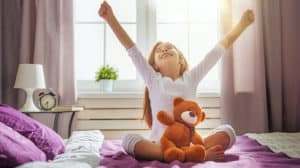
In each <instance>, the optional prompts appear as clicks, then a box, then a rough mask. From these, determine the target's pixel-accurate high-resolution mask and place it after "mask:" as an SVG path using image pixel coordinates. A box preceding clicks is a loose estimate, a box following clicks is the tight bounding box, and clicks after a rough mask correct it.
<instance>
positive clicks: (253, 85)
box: [221, 0, 300, 134]
mask: <svg viewBox="0 0 300 168" xmlns="http://www.w3.org/2000/svg"><path fill="white" fill-rule="evenodd" d="M223 5H224V6H225V7H224V8H223V11H222V13H221V24H222V34H225V33H226V32H228V31H229V30H230V29H231V28H232V25H234V24H235V23H236V22H237V20H238V19H239V17H240V16H241V14H242V12H243V11H245V10H246V9H248V8H250V9H252V10H253V11H254V13H255V17H256V20H255V23H254V24H253V25H251V26H250V27H249V28H247V30H246V31H245V32H244V33H243V34H242V35H241V37H240V38H239V39H238V40H237V41H236V42H235V44H234V45H233V47H232V48H231V49H230V50H229V52H228V53H227V55H226V56H225V57H223V59H222V86H221V114H222V118H223V123H229V124H231V125H232V126H233V127H234V128H235V129H236V131H237V133H238V134H242V133H246V132H267V131H300V124H299V123H300V113H299V109H300V75H297V71H298V69H299V68H297V65H298V64H299V63H300V57H299V53H300V49H299V43H300V37H299V30H300V20H299V17H300V10H299V9H298V8H299V6H300V1H297V0H285V1H281V0H264V1H259V0H255V1H253V0H244V1H238V0H224V4H223ZM297 46H298V48H297Z"/></svg>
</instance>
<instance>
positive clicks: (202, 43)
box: [189, 23, 220, 91]
mask: <svg viewBox="0 0 300 168" xmlns="http://www.w3.org/2000/svg"><path fill="white" fill-rule="evenodd" d="M189 39H190V42H189V44H190V46H189V50H190V54H191V58H190V61H189V62H190V66H191V68H192V67H194V66H195V65H197V64H198V63H199V62H201V61H202V59H203V58H204V57H205V56H206V54H207V53H208V52H209V51H210V50H211V49H213V47H214V46H215V45H216V44H217V42H218V37H217V26H216V24H215V23H204V24H191V25H190V38H189ZM219 78H220V75H219V66H218V65H216V66H214V67H213V68H212V69H211V70H210V71H209V73H208V74H207V75H206V76H205V77H204V79H203V80H202V81H201V82H200V85H199V87H198V88H199V89H200V90H201V91H203V90H206V91H208V90H216V89H217V90H219Z"/></svg>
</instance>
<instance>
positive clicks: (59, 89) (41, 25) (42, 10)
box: [20, 0, 75, 104]
mask: <svg viewBox="0 0 300 168" xmlns="http://www.w3.org/2000/svg"><path fill="white" fill-rule="evenodd" d="M22 23H23V24H22V37H21V56H20V62H22V63H39V64H43V65H44V71H45V79H46V85H47V88H52V89H54V91H56V93H58V94H59V97H60V104H74V103H75V83H74V82H75V81H74V58H73V1H72V0H63V1H61V0H51V1H44V0H27V1H24V5H23V18H22Z"/></svg>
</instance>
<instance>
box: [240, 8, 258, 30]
mask: <svg viewBox="0 0 300 168" xmlns="http://www.w3.org/2000/svg"><path fill="white" fill-rule="evenodd" d="M254 20H255V17H254V13H253V11H252V10H250V9H248V10H246V11H245V12H244V13H243V15H242V17H241V20H240V23H241V24H242V26H244V27H247V26H249V25H250V24H251V23H253V22H254Z"/></svg>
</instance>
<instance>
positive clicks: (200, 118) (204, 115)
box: [199, 111, 206, 122]
mask: <svg viewBox="0 0 300 168" xmlns="http://www.w3.org/2000/svg"><path fill="white" fill-rule="evenodd" d="M205 117H206V114H205V112H204V111H202V112H201V117H199V121H200V122H202V121H203V120H204V119H205Z"/></svg>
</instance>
